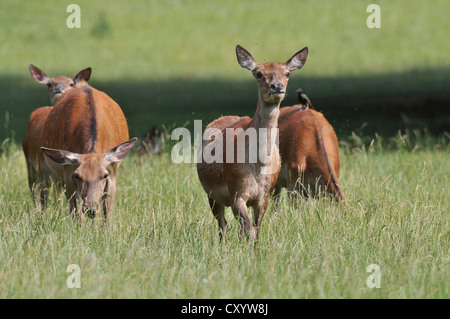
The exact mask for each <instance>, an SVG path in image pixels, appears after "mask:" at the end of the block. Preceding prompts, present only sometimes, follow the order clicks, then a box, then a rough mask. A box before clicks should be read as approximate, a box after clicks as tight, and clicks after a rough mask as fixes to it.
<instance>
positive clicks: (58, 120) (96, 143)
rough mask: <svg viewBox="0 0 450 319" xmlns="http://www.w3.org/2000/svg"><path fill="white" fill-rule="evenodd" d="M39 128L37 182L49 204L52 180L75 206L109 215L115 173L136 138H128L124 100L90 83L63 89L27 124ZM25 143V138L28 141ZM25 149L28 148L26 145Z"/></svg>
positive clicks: (83, 211) (44, 201) (114, 184)
mask: <svg viewBox="0 0 450 319" xmlns="http://www.w3.org/2000/svg"><path fill="white" fill-rule="evenodd" d="M28 129H30V130H34V131H36V132H40V135H39V136H37V137H36V138H35V140H34V142H35V143H36V147H35V148H34V150H36V149H38V150H39V151H37V154H35V153H27V152H25V156H26V157H27V162H28V161H29V158H33V159H34V158H36V159H37V160H36V163H34V164H35V166H36V171H37V172H36V175H35V176H36V179H35V180H34V185H33V187H34V188H35V189H36V190H37V192H38V193H39V195H40V198H41V203H42V204H43V205H45V203H46V201H47V198H48V189H49V187H50V186H51V185H52V184H57V185H62V186H63V187H64V188H65V194H66V197H67V199H68V200H69V203H70V209H71V211H74V210H78V211H80V212H81V214H85V215H88V216H95V215H96V214H98V213H99V212H101V211H102V212H103V215H104V216H105V217H107V218H108V217H109V215H110V214H109V213H110V211H111V209H112V205H113V202H114V197H115V193H116V173H117V169H118V167H119V164H120V162H121V161H122V160H123V159H124V158H125V157H127V156H128V154H129V152H130V150H131V148H132V147H133V145H134V144H135V143H136V141H137V139H136V138H133V139H131V140H129V135H128V125H127V122H126V119H125V116H124V114H123V112H122V110H121V108H120V106H119V105H118V104H117V103H116V102H114V101H113V100H112V99H111V98H110V97H109V96H108V95H106V94H105V93H103V92H101V91H98V90H96V89H94V88H92V87H90V86H89V85H83V86H81V87H78V88H74V89H72V90H69V91H67V92H65V93H64V94H63V95H62V96H60V97H59V99H58V100H57V101H56V103H55V105H54V106H53V107H52V108H50V110H49V112H48V114H47V115H46V116H45V117H43V118H42V119H41V120H40V121H37V122H32V121H30V124H29V125H28V128H27V130H28ZM24 144H26V143H25V142H24ZM24 151H25V149H24Z"/></svg>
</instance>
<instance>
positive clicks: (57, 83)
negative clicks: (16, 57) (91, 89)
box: [30, 64, 92, 104]
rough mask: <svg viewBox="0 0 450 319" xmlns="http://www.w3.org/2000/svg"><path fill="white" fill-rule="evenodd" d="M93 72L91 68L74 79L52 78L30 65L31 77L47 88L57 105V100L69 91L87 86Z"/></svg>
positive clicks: (62, 76)
mask: <svg viewBox="0 0 450 319" xmlns="http://www.w3.org/2000/svg"><path fill="white" fill-rule="evenodd" d="M91 71H92V70H91V68H87V69H84V70H81V71H80V72H78V74H77V75H75V77H74V78H73V79H71V78H69V77H67V76H64V75H60V76H55V77H53V78H50V77H48V76H47V74H45V73H44V72H43V71H42V70H41V69H39V68H37V67H35V66H34V65H33V64H30V72H31V76H32V77H33V79H34V80H35V81H36V82H38V83H41V84H44V85H46V86H47V88H48V92H49V93H50V99H51V101H52V104H55V102H56V100H58V98H59V97H60V96H61V95H63V94H64V93H65V92H67V91H68V90H71V89H73V88H75V87H79V86H82V85H85V84H87V81H89V78H90V77H91Z"/></svg>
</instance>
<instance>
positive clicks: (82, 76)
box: [73, 68, 92, 84]
mask: <svg viewBox="0 0 450 319" xmlns="http://www.w3.org/2000/svg"><path fill="white" fill-rule="evenodd" d="M91 73H92V69H91V68H87V69H84V70H81V71H80V72H78V74H77V75H75V77H74V78H73V81H74V82H75V84H76V83H79V82H81V81H84V82H87V81H89V79H90V78H91Z"/></svg>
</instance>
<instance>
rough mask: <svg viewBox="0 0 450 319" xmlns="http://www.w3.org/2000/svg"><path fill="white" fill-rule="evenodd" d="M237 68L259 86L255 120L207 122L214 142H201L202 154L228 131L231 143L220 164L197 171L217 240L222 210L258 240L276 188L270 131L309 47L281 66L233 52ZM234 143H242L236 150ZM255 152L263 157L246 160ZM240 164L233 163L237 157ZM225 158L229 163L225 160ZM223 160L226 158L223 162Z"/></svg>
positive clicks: (274, 150) (222, 225)
mask: <svg viewBox="0 0 450 319" xmlns="http://www.w3.org/2000/svg"><path fill="white" fill-rule="evenodd" d="M236 55H237V60H238V63H239V64H240V66H241V67H243V68H244V69H247V70H249V71H251V72H252V74H253V76H254V77H255V78H256V81H257V83H258V102H257V107H256V112H255V115H254V117H253V118H252V119H250V118H249V117H237V116H225V117H221V118H219V119H217V120H215V121H214V122H212V123H210V124H209V125H208V127H207V130H208V129H209V130H216V131H218V132H220V134H215V135H214V136H215V138H214V139H212V138H205V136H204V138H203V144H202V146H201V149H200V151H201V152H205V151H207V149H208V148H210V147H211V145H212V144H213V143H215V142H217V140H220V139H223V140H224V139H225V136H226V135H228V134H230V132H231V131H232V132H233V134H232V138H229V135H228V136H226V142H225V143H222V146H223V149H222V151H223V153H222V155H223V160H221V161H215V162H207V161H199V162H198V164H197V172H198V176H199V179H200V182H201V184H202V186H203V189H204V190H205V191H206V193H207V195H208V199H209V204H210V207H211V210H212V212H213V214H214V217H215V218H216V219H217V221H218V224H219V235H220V238H222V236H223V233H224V231H225V228H226V225H227V222H226V220H225V214H224V213H225V206H231V208H232V210H233V214H234V216H235V217H236V218H237V219H238V220H239V223H240V234H241V236H242V235H243V234H244V233H245V235H246V236H247V238H249V239H251V240H253V239H255V238H259V229H260V224H261V221H262V218H263V216H264V213H265V211H266V209H267V205H268V200H269V194H270V192H271V191H272V189H273V187H274V186H275V182H276V180H277V177H278V173H279V170H280V163H281V162H280V156H279V151H278V146H277V145H276V140H275V139H274V138H273V137H274V136H273V133H272V132H273V130H272V129H275V131H277V127H278V116H279V107H280V103H281V101H282V100H283V99H284V96H285V92H286V86H287V83H288V80H289V74H290V73H291V72H293V71H296V70H299V69H301V68H302V67H303V65H304V64H305V62H306V58H307V55H308V48H306V47H305V48H304V49H302V50H301V51H299V52H297V53H296V54H294V55H293V56H292V57H291V58H290V59H289V60H288V61H287V62H286V63H274V62H266V63H258V62H255V60H254V59H253V57H252V56H251V54H250V53H249V52H248V51H247V50H245V49H244V48H242V47H241V46H239V45H238V46H237V47H236ZM250 130H253V131H254V132H255V134H256V138H255V139H254V140H253V142H256V141H257V142H258V145H257V147H256V148H255V147H254V145H251V144H252V143H251V142H252V141H251V140H250V138H246V136H245V135H246V134H247V133H246V132H248V131H250ZM205 134H206V131H205ZM239 140H241V141H242V140H244V141H245V142H244V143H241V145H240V146H241V147H238V146H239V145H238V143H236V142H237V141H239ZM255 149H259V150H261V149H263V150H265V151H266V154H267V158H266V159H265V160H262V159H261V158H258V159H256V160H255V161H251V160H250V158H251V155H252V154H251V153H252V152H254V151H255ZM239 153H240V154H243V160H241V161H238V160H237V157H238V155H239ZM230 154H232V156H231V160H230V158H229V157H230V156H229V155H230ZM227 157H228V158H227ZM248 207H252V208H253V215H254V223H253V225H252V223H251V221H250V218H249V214H248Z"/></svg>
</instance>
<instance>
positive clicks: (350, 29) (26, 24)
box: [0, 0, 450, 142]
mask: <svg viewBox="0 0 450 319" xmlns="http://www.w3.org/2000/svg"><path fill="white" fill-rule="evenodd" d="M73 2H74V1H49V0H45V1H13V0H2V2H1V4H0V43H1V45H0V125H1V129H0V142H1V141H3V140H4V139H6V138H13V139H14V140H15V141H17V142H20V141H21V139H22V137H23V133H24V131H25V127H26V124H27V122H28V119H29V115H30V113H31V111H32V110H33V109H35V108H37V107H40V106H43V105H48V104H49V103H50V100H49V97H48V94H47V90H46V88H45V87H44V86H42V85H39V84H37V83H36V82H34V80H33V79H32V78H31V76H30V74H29V71H28V65H29V64H30V63H32V64H34V65H36V66H38V67H39V68H41V69H43V70H44V71H45V72H46V73H47V74H48V75H49V76H56V75H60V74H64V75H69V76H74V75H75V74H76V73H77V72H78V71H80V70H81V69H83V68H86V67H88V66H90V67H92V68H93V73H92V77H91V81H90V84H91V85H92V86H94V87H96V88H98V89H100V90H103V91H105V92H106V93H107V94H109V95H110V96H111V97H112V98H113V99H115V100H116V101H117V102H118V103H119V104H120V106H121V107H122V108H123V110H124V113H125V115H126V117H127V119H128V121H129V127H130V133H131V135H133V136H140V135H141V134H143V133H144V132H145V131H146V130H147V129H148V128H150V127H151V126H153V125H155V124H158V125H165V126H166V127H174V126H179V125H188V126H189V125H192V123H193V120H194V119H203V120H204V124H205V125H206V124H207V123H208V122H209V121H211V120H212V119H214V118H216V117H218V116H220V115H225V114H239V115H249V116H252V115H253V114H254V111H255V108H256V99H257V88H256V83H255V81H254V79H253V78H252V76H251V74H250V73H249V72H247V71H246V70H244V69H242V68H241V67H239V65H238V63H237V62H236V57H235V51H234V50H235V46H236V44H241V45H242V46H243V47H245V48H246V49H247V50H249V51H250V52H251V53H252V55H253V57H254V58H255V59H256V60H257V61H260V62H262V61H278V62H284V61H286V60H287V59H288V58H290V57H291V56H292V55H293V54H294V53H295V52H297V51H298V50H300V49H301V48H303V47H304V46H308V47H309V49H310V54H309V57H308V61H307V63H306V65H305V67H304V68H303V69H302V70H300V71H298V72H296V73H294V74H293V75H292V77H291V80H290V83H289V87H288V95H287V97H286V99H285V101H284V102H283V104H282V105H291V104H294V103H296V101H297V97H296V93H295V90H296V89H297V88H299V87H301V88H303V90H304V92H305V93H306V94H308V96H309V97H310V98H311V100H312V102H313V104H314V106H315V107H316V109H318V110H321V111H323V113H324V115H325V116H326V117H327V119H328V120H329V121H330V122H331V123H332V125H333V126H334V127H335V129H336V132H337V134H338V137H339V138H340V139H345V138H347V137H348V136H350V135H351V133H352V132H354V131H356V132H357V133H358V134H360V135H366V136H369V137H370V136H373V135H374V134H375V133H377V134H379V135H381V136H392V135H395V134H397V131H398V130H405V129H420V130H426V131H428V132H430V133H431V134H434V135H439V134H445V133H444V132H446V131H450V129H449V127H450V110H449V109H450V108H449V105H450V92H449V84H450V58H449V57H450V41H449V40H448V39H449V30H450V19H449V18H448V13H449V12H450V1H448V0H434V1H419V0H415V1H405V0H396V1H385V0H380V1H377V2H376V3H377V4H378V5H379V6H380V7H381V28H380V29H369V28H368V27H367V25H366V20H367V17H368V16H369V15H370V13H367V12H366V8H367V6H368V5H369V4H370V3H372V2H373V1H363V0H358V1H343V0H326V1H313V0H309V1H308V0H306V1H299V0H278V1H266V0H260V1H246V0H239V1H237V0H229V1H211V0H197V1H182V0H179V1H176V0H164V1H163V0H161V1H157V0H155V1H137V0H136V1H135V0H128V1H105V0H102V1H95V2H94V1H85V0H78V1H76V3H77V4H78V5H79V6H80V7H81V28H80V29H69V28H68V27H67V26H66V19H67V18H68V16H69V15H70V13H67V12H66V8H67V6H68V5H69V4H70V3H73Z"/></svg>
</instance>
